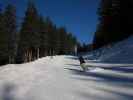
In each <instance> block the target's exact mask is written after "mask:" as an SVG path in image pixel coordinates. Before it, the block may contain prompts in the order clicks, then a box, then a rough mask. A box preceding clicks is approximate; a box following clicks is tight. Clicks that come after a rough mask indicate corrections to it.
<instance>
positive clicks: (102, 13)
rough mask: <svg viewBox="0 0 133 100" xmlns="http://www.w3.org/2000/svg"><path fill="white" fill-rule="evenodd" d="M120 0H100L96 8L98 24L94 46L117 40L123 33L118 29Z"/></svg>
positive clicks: (121, 37) (97, 46)
mask: <svg viewBox="0 0 133 100" xmlns="http://www.w3.org/2000/svg"><path fill="white" fill-rule="evenodd" d="M120 13H121V11H120V0H101V4H100V8H99V9H98V14H99V21H100V22H99V24H98V27H97V31H96V33H95V36H94V41H93V42H94V46H95V47H94V48H99V47H101V46H104V45H107V44H110V43H113V42H116V41H119V40H121V39H123V37H124V36H126V35H124V34H125V33H124V34H123V33H122V31H121V29H120V15H121V14H120Z"/></svg>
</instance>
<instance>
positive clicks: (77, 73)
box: [65, 68, 133, 83]
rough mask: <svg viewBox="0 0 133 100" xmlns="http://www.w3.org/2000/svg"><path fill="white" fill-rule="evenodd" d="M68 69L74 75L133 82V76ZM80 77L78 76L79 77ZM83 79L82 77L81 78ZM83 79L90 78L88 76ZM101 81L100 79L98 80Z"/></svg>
mask: <svg viewBox="0 0 133 100" xmlns="http://www.w3.org/2000/svg"><path fill="white" fill-rule="evenodd" d="M65 69H67V70H70V71H71V74H74V75H82V76H89V77H94V78H97V79H101V80H102V81H111V82H123V83H127V82H130V83H133V78H131V77H130V78H129V77H121V76H116V75H112V74H104V73H94V72H83V71H82V70H80V69H74V68H65ZM77 79H78V77H77ZM79 79H81V78H79ZM83 80H89V79H88V78H87V77H86V78H85V79H83ZM98 81H99V80H98Z"/></svg>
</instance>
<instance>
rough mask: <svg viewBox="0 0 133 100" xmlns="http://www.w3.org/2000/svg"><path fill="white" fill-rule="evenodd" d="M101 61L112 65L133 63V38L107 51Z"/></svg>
mask: <svg viewBox="0 0 133 100" xmlns="http://www.w3.org/2000/svg"><path fill="white" fill-rule="evenodd" d="M99 60H100V61H104V62H110V63H133V36H131V37H129V38H128V39H126V40H124V41H121V42H119V43H117V44H115V45H114V46H113V47H111V48H110V49H107V50H106V52H105V53H103V54H102V56H101V57H100V58H99Z"/></svg>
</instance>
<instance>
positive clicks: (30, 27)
mask: <svg viewBox="0 0 133 100" xmlns="http://www.w3.org/2000/svg"><path fill="white" fill-rule="evenodd" d="M19 45H20V49H19V50H20V51H19V52H21V54H22V55H21V56H22V60H23V61H25V62H27V61H31V60H35V59H36V58H37V57H38V50H39V47H40V34H39V15H38V12H37V9H36V7H35V5H34V3H33V2H29V4H28V8H27V10H26V13H25V18H24V21H23V23H22V26H21V30H20V41H19Z"/></svg>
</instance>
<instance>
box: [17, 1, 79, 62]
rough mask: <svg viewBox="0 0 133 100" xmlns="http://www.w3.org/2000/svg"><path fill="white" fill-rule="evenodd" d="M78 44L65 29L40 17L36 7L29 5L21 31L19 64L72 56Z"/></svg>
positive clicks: (48, 19) (47, 18)
mask: <svg viewBox="0 0 133 100" xmlns="http://www.w3.org/2000/svg"><path fill="white" fill-rule="evenodd" d="M76 42H77V41H76V38H75V37H74V36H71V37H70V36H69V35H68V34H67V32H66V30H65V28H60V29H58V28H57V27H56V25H54V24H53V23H52V21H51V19H50V18H49V17H46V18H43V17H42V16H40V15H39V14H38V12H37V9H36V7H35V5H34V4H33V3H29V5H28V8H27V10H26V13H25V18H24V21H23V23H22V26H21V30H20V40H19V49H18V56H17V58H18V59H19V61H18V62H28V61H32V60H35V59H37V58H39V57H44V56H48V55H50V56H53V55H57V54H70V52H73V51H74V50H73V49H72V48H74V46H75V45H76ZM68 51H69V52H68ZM18 59H17V60H18Z"/></svg>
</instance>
